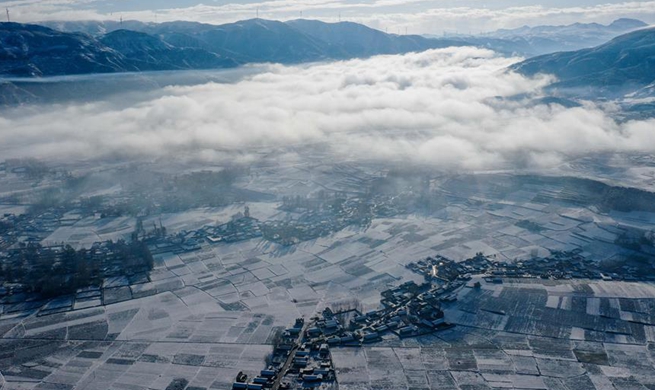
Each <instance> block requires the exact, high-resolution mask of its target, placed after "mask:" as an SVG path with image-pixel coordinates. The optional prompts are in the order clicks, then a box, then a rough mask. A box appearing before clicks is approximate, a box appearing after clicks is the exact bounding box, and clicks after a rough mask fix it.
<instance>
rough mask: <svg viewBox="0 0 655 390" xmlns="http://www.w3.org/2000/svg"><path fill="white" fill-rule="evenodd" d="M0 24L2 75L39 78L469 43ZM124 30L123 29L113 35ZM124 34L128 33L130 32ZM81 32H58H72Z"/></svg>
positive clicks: (318, 27) (297, 26) (193, 27)
mask: <svg viewBox="0 0 655 390" xmlns="http://www.w3.org/2000/svg"><path fill="white" fill-rule="evenodd" d="M50 26H51V27H55V28H58V29H59V30H58V29H52V28H49V27H45V26H40V25H33V24H19V23H0V74H3V75H10V76H15V77H38V76H54V75H70V74H88V73H115V72H128V71H149V70H179V69H216V68H230V67H234V66H237V65H239V64H245V63H263V62H274V63H284V64H293V63H302V62H312V61H323V60H331V59H348V58H356V57H368V56H372V55H378V54H400V53H407V52H411V51H423V50H427V49H433V48H442V47H448V46H462V45H465V44H466V43H463V42H459V41H453V40H447V39H428V38H425V37H422V36H418V35H403V36H399V35H393V34H385V33H383V32H381V31H378V30H374V29H371V28H368V27H366V26H363V25H360V24H355V23H349V22H343V23H332V24H330V23H323V22H319V21H310V20H294V21H290V22H286V23H283V22H278V21H270V20H263V19H251V20H244V21H241V22H237V23H230V24H225V25H220V26H216V25H209V24H202V23H193V22H170V23H161V24H146V23H141V22H125V23H124V24H117V23H111V22H107V23H103V22H64V23H50ZM117 27H124V28H117ZM127 28H129V29H127ZM73 29H78V30H80V31H60V30H73Z"/></svg>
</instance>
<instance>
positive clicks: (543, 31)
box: [451, 19, 648, 57]
mask: <svg viewBox="0 0 655 390" xmlns="http://www.w3.org/2000/svg"><path fill="white" fill-rule="evenodd" d="M644 27H648V25H647V24H646V23H644V22H642V21H640V20H636V19H617V20H615V21H614V22H612V23H611V24H609V25H602V24H598V23H574V24H571V25H567V26H535V27H528V26H524V27H521V28H517V29H512V30H498V31H495V32H491V33H487V34H483V35H473V36H457V37H452V38H451V39H457V40H460V41H462V42H468V43H470V44H474V45H475V46H481V47H488V48H490V49H493V50H495V51H498V52H500V53H505V54H518V55H522V56H525V57H533V56H537V55H542V54H548V53H554V52H559V51H574V50H580V49H585V48H590V47H594V46H598V45H601V44H603V43H605V42H607V41H609V40H611V39H613V38H616V37H617V36H619V35H622V34H625V33H628V32H631V31H634V30H637V29H641V28H644Z"/></svg>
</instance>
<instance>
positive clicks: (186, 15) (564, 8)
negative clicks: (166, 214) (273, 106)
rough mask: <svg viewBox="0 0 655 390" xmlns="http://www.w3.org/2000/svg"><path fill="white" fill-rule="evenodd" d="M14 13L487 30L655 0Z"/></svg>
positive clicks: (24, 10) (32, 4)
mask: <svg viewBox="0 0 655 390" xmlns="http://www.w3.org/2000/svg"><path fill="white" fill-rule="evenodd" d="M0 4H2V6H4V7H6V8H9V11H10V16H11V18H12V19H13V21H19V22H38V21H42V20H98V19H100V20H107V19H111V20H118V19H119V18H120V17H121V16H122V17H123V19H124V20H129V19H135V20H141V21H149V22H155V21H156V22H164V21H171V20H192V21H199V22H205V23H214V24H220V23H227V22H233V21H237V20H243V19H250V18H254V17H256V16H257V15H259V17H262V18H267V19H277V20H288V19H296V18H301V17H302V18H311V19H321V20H324V21H332V22H335V21H338V20H340V19H341V20H348V21H353V22H358V23H363V24H366V25H368V26H370V27H373V28H378V29H381V30H387V31H389V32H398V33H401V32H403V33H404V32H405V29H407V32H409V33H413V34H442V33H444V32H445V33H465V34H468V33H476V34H477V33H483V32H489V31H494V30H496V29H499V28H516V27H521V26H524V25H530V26H535V25H543V24H548V25H560V24H570V23H575V22H598V23H604V24H608V23H610V22H611V21H613V20H615V19H617V18H620V17H629V18H639V19H641V20H643V21H645V22H647V23H649V24H655V1H621V0H604V1H594V0H549V1H548V2H543V1H542V2H536V1H534V0H502V1H501V0H204V1H202V2H200V1H199V0H2V1H0Z"/></svg>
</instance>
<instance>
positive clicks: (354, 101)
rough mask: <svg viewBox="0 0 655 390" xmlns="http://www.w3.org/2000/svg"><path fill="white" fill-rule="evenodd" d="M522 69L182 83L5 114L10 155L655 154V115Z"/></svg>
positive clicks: (442, 58) (457, 51)
mask: <svg viewBox="0 0 655 390" xmlns="http://www.w3.org/2000/svg"><path fill="white" fill-rule="evenodd" d="M518 60H519V59H518V58H506V57H502V56H499V55H497V54H496V53H494V52H492V51H489V50H486V49H479V48H473V47H451V48H446V49H440V50H430V51H426V52H422V53H410V54H405V55H397V56H377V57H372V58H369V59H356V60H350V61H337V62H331V63H322V64H312V65H301V66H282V65H261V66H258V67H260V68H259V71H258V72H256V73H255V74H248V75H245V76H243V77H241V78H239V79H237V80H235V81H233V82H226V83H213V82H212V83H204V84H200V85H192V86H170V87H165V88H162V89H160V90H157V91H155V92H153V93H142V94H141V95H139V94H136V95H135V96H132V97H131V98H130V99H132V100H131V101H129V102H124V100H126V99H122V98H117V99H114V100H113V101H112V100H108V99H104V100H100V101H96V102H84V103H71V104H51V105H42V106H35V107H30V106H24V107H19V108H16V109H14V110H13V111H11V110H10V111H8V112H5V115H4V116H0V155H2V156H4V157H5V158H12V157H37V158H41V159H46V160H54V161H57V160H61V161H64V162H70V161H67V160H68V159H71V158H74V159H89V160H93V159H99V160H102V159H105V158H106V159H114V158H118V157H121V158H125V159H127V160H128V161H129V160H130V159H141V158H158V157H162V158H170V156H176V158H177V157H179V156H191V158H193V159H196V160H199V162H205V161H207V162H209V161H211V162H214V163H220V162H224V161H231V162H233V161H244V162H252V161H254V160H256V159H257V158H258V156H261V155H262V154H265V153H270V151H272V150H275V151H276V152H275V154H276V156H277V158H279V159H285V161H287V160H288V161H292V160H293V159H301V158H303V155H316V154H317V153H318V152H319V151H320V154H321V155H324V156H325V158H327V159H328V160H329V161H353V162H355V163H357V162H377V163H384V164H387V163H395V164H398V163H413V164H416V165H420V166H429V167H431V168H432V167H433V168H435V169H437V170H445V171H480V170H495V169H521V168H525V169H535V170H540V169H556V168H557V167H561V166H563V164H567V163H568V162H570V161H573V160H575V159H577V158H580V157H587V156H597V155H607V154H617V155H621V154H624V155H633V154H638V153H651V154H652V153H655V133H654V132H653V129H654V128H655V120H654V119H649V120H632V121H627V122H617V121H616V120H614V119H613V118H612V113H613V112H614V111H615V110H616V108H614V107H612V105H611V104H610V103H605V104H607V105H608V106H598V105H596V104H593V103H591V102H588V103H584V104H583V105H581V106H578V107H563V106H561V105H557V104H546V103H544V102H543V101H540V100H539V99H533V98H538V97H540V96H541V94H542V90H543V88H544V86H546V85H548V84H549V83H550V82H552V79H551V78H550V77H549V76H539V77H536V78H527V77H524V76H521V75H519V74H516V73H513V72H507V71H506V69H507V67H508V66H509V65H510V64H512V63H514V62H516V61H518ZM517 97H518V98H517ZM298 161H300V160H298Z"/></svg>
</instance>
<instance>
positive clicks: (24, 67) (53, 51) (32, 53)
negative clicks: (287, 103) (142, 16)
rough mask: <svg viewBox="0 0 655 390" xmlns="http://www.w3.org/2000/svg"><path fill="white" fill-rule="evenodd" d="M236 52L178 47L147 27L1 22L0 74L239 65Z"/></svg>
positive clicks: (23, 75) (204, 67) (16, 74)
mask: <svg viewBox="0 0 655 390" xmlns="http://www.w3.org/2000/svg"><path fill="white" fill-rule="evenodd" d="M237 65H238V62H237V61H235V60H234V59H232V58H228V57H223V56H221V55H218V54H216V53H213V52H210V51H207V50H204V49H202V48H193V47H183V48H180V47H176V46H173V45H171V44H169V43H166V42H164V41H162V40H161V39H160V38H159V37H156V36H152V35H149V34H146V33H141V32H136V31H129V30H116V31H113V32H111V33H109V34H106V35H103V36H101V37H99V38H96V37H92V36H90V35H87V34H84V33H65V32H60V31H56V30H52V29H50V28H47V27H43V26H38V25H32V24H18V23H0V74H2V75H6V76H15V77H40V76H59V75H72V74H90V73H117V72H128V71H133V72H134V71H151V70H179V69H215V68H230V67H234V66H237Z"/></svg>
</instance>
